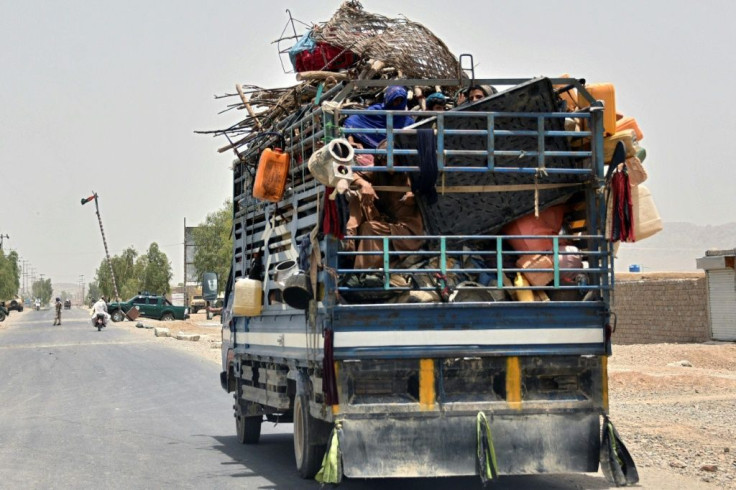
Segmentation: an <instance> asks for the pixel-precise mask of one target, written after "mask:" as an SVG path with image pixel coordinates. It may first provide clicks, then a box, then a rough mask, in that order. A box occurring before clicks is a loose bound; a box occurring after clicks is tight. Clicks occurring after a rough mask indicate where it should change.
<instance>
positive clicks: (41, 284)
mask: <svg viewBox="0 0 736 490" xmlns="http://www.w3.org/2000/svg"><path fill="white" fill-rule="evenodd" d="M31 291H32V292H33V297H34V298H39V299H40V300H41V304H42V305H46V304H48V303H49V301H51V295H52V294H53V292H54V288H53V287H52V286H51V278H49V279H39V280H37V281H36V282H34V283H33V285H32V286H31Z"/></svg>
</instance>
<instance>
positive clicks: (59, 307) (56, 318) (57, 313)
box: [54, 298, 62, 325]
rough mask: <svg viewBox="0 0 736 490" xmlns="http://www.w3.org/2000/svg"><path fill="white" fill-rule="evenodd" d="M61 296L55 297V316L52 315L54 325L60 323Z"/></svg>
mask: <svg viewBox="0 0 736 490" xmlns="http://www.w3.org/2000/svg"><path fill="white" fill-rule="evenodd" d="M61 306H62V305H61V298H56V304H55V305H54V307H55V308H56V316H55V317H54V325H61Z"/></svg>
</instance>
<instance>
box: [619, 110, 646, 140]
mask: <svg viewBox="0 0 736 490" xmlns="http://www.w3.org/2000/svg"><path fill="white" fill-rule="evenodd" d="M626 129H633V130H634V131H635V132H636V140H637V141H641V140H642V139H643V138H644V133H642V132H641V129H639V124H637V122H636V119H634V118H633V117H631V116H624V117H622V118H621V119H619V120H618V121H616V132H617V133H618V132H619V131H624V130H626Z"/></svg>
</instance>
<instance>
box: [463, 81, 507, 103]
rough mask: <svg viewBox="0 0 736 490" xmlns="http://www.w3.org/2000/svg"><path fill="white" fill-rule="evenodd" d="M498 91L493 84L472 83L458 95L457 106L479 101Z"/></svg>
mask: <svg viewBox="0 0 736 490" xmlns="http://www.w3.org/2000/svg"><path fill="white" fill-rule="evenodd" d="M496 93H498V90H496V87H494V86H492V85H472V86H470V87H469V88H468V89H467V90H463V91H461V92H460V93H459V94H458V96H457V102H456V105H457V106H461V105H464V104H467V103H472V102H476V101H479V100H480V99H483V98H485V97H488V96H489V95H493V94H496Z"/></svg>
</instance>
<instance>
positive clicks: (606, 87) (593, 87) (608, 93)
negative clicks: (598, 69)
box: [578, 83, 616, 136]
mask: <svg viewBox="0 0 736 490" xmlns="http://www.w3.org/2000/svg"><path fill="white" fill-rule="evenodd" d="M585 89H586V90H587V91H588V93H590V95H592V96H593V98H594V99H596V100H602V101H603V130H604V131H605V133H606V134H605V135H606V136H610V135H612V134H615V133H616V89H615V88H614V87H613V84H612V83H590V84H587V85H586V86H585ZM589 105H590V102H588V99H586V98H585V96H583V94H578V107H580V108H581V109H584V108H585V107H588V106H589Z"/></svg>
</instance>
